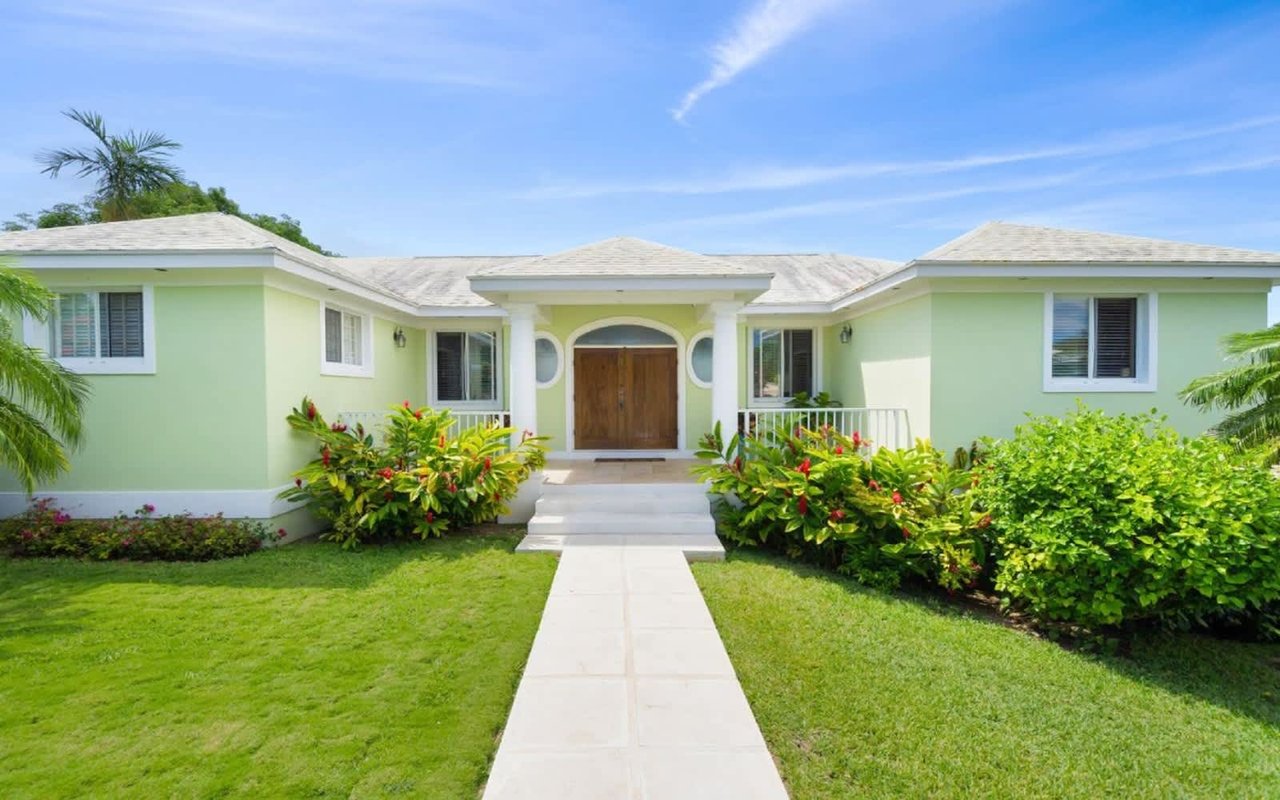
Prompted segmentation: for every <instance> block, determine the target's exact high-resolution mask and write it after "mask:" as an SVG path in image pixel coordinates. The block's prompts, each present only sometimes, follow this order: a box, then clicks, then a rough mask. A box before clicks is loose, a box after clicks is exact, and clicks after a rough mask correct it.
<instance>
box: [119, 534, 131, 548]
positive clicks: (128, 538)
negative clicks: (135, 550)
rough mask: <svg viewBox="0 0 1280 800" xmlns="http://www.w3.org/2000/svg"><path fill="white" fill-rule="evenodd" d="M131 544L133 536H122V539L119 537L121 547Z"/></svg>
mask: <svg viewBox="0 0 1280 800" xmlns="http://www.w3.org/2000/svg"><path fill="white" fill-rule="evenodd" d="M131 544H133V537H132V536H126V537H124V538H123V539H121V540H120V546H121V547H128V546H129V545H131Z"/></svg>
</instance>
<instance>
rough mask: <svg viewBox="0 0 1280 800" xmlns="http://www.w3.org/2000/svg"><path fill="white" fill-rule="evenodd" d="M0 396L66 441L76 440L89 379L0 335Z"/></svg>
mask: <svg viewBox="0 0 1280 800" xmlns="http://www.w3.org/2000/svg"><path fill="white" fill-rule="evenodd" d="M0 397H4V398H6V399H8V400H11V401H14V402H16V403H18V404H19V405H21V406H22V407H23V408H24V409H26V410H27V411H28V412H29V413H30V414H31V415H32V416H34V417H36V418H38V419H40V420H41V421H42V422H44V423H45V424H47V425H48V426H49V427H50V428H52V429H53V433H54V434H56V435H57V436H58V438H59V439H61V440H62V441H64V442H66V443H67V444H69V445H75V444H77V443H79V441H80V436H81V433H82V429H81V425H80V416H81V414H82V413H83V411H84V404H85V401H86V400H87V399H88V397H89V383H88V381H87V380H86V379H85V378H84V376H82V375H77V374H76V373H74V372H71V371H69V370H67V369H66V367H63V366H62V365H61V364H59V363H57V362H56V361H53V360H52V359H50V358H49V357H48V356H46V355H45V354H44V353H43V352H41V351H40V350H37V349H35V348H33V347H27V346H25V345H23V344H20V343H19V342H17V341H14V340H13V339H10V338H5V339H0Z"/></svg>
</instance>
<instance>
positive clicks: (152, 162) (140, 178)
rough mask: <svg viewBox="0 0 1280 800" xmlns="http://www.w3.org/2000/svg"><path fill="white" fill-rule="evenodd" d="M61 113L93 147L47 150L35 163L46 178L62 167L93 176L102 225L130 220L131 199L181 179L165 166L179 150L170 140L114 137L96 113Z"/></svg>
mask: <svg viewBox="0 0 1280 800" xmlns="http://www.w3.org/2000/svg"><path fill="white" fill-rule="evenodd" d="M62 113H63V115H64V116H66V117H68V118H70V119H73V120H75V121H76V122H78V123H80V124H81V125H83V126H84V127H85V128H87V129H88V130H89V132H90V133H92V134H93V136H94V138H96V139H97V140H98V143H97V144H96V145H95V146H94V147H93V148H92V149H81V148H75V149H71V150H46V151H45V152H43V153H41V154H40V155H38V156H37V157H36V159H37V160H38V161H39V162H40V163H41V164H44V169H43V170H41V172H47V173H49V175H50V177H54V178H56V177H58V173H59V172H61V171H62V169H63V168H64V167H73V168H75V170H76V177H77V178H84V177H86V176H90V175H92V176H93V177H95V178H96V179H97V181H98V188H97V196H96V198H95V199H96V200H97V201H98V203H99V205H100V207H101V209H102V219H103V221H105V222H111V221H113V220H120V219H132V218H133V217H134V209H133V199H134V198H135V197H137V196H138V195H140V194H142V193H144V192H149V191H153V190H155V189H159V188H161V187H163V186H165V185H166V184H169V183H173V182H174V181H179V180H182V172H181V171H180V170H179V169H178V168H177V167H175V166H174V165H173V164H171V163H169V153H170V152H171V151H173V150H177V149H178V148H180V147H182V145H180V144H178V143H177V142H175V141H173V140H172V139H169V138H166V137H165V136H163V135H161V134H159V133H155V132H154V131H143V132H142V133H134V132H133V131H129V132H128V133H126V134H125V135H124V136H114V135H111V134H108V133H107V128H106V125H105V124H103V121H102V116H101V115H100V114H94V113H92V112H85V111H77V110H75V109H74V108H73V109H71V110H69V111H64V112H62Z"/></svg>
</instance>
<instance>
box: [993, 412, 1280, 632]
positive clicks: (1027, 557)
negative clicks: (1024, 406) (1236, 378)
mask: <svg viewBox="0 0 1280 800" xmlns="http://www.w3.org/2000/svg"><path fill="white" fill-rule="evenodd" d="M976 494H977V495H978V498H979V500H980V502H982V503H983V504H984V505H985V507H986V508H987V509H988V510H989V511H990V513H991V515H992V518H993V520H994V523H993V525H992V530H993V531H994V533H995V542H996V547H997V552H996V555H997V559H998V561H999V570H998V574H997V575H996V579H995V580H996V583H995V585H996V588H997V589H998V590H999V591H1001V592H1004V593H1006V594H1007V595H1008V597H1009V599H1010V600H1011V601H1012V602H1013V603H1016V604H1018V605H1020V606H1024V607H1025V608H1026V609H1027V610H1029V611H1030V612H1031V613H1033V614H1034V615H1036V616H1037V617H1040V618H1042V619H1047V620H1059V621H1064V622H1069V623H1073V624H1078V625H1083V626H1085V627H1090V628H1093V627H1097V626H1106V625H1119V624H1130V623H1139V622H1144V621H1145V622H1151V621H1159V622H1162V623H1165V624H1170V625H1179V626H1181V625H1188V624H1192V623H1199V622H1203V621H1205V620H1207V619H1210V618H1212V617H1214V616H1216V615H1220V614H1222V613H1224V612H1235V613H1242V614H1248V613H1250V612H1253V611H1256V610H1258V609H1259V608H1261V607H1262V606H1263V605H1264V604H1266V603H1267V602H1269V601H1275V600H1276V599H1278V598H1280V481H1277V480H1275V479H1274V478H1273V477H1272V476H1271V475H1270V474H1269V473H1268V472H1267V471H1266V470H1265V469H1263V468H1261V467H1258V466H1257V465H1256V464H1254V463H1251V462H1248V461H1246V460H1245V459H1244V458H1242V457H1241V456H1240V454H1239V453H1238V452H1237V451H1236V450H1235V449H1234V448H1232V447H1231V446H1230V445H1228V444H1226V443H1224V442H1221V441H1219V440H1216V439H1213V438H1209V437H1200V438H1196V439H1183V438H1181V437H1179V435H1178V434H1177V433H1176V432H1175V431H1174V430H1172V429H1171V428H1169V427H1168V426H1167V425H1166V424H1165V423H1164V421H1163V419H1162V418H1160V417H1157V416H1155V414H1154V412H1153V413H1150V414H1143V415H1138V416H1126V415H1120V416H1114V417H1108V416H1106V415H1105V414H1103V413H1102V412H1101V411H1095V410H1090V409H1087V408H1085V407H1084V406H1083V405H1082V406H1081V407H1080V408H1079V409H1077V411H1076V412H1074V413H1072V414H1069V415H1067V416H1066V417H1063V418H1055V417H1037V418H1033V419H1032V420H1031V421H1030V422H1028V423H1026V424H1024V425H1022V426H1020V427H1019V428H1018V429H1017V433H1016V435H1015V436H1014V438H1013V439H1011V440H1008V441H1004V442H998V443H996V444H995V445H993V447H992V449H991V451H990V453H989V454H988V457H987V461H986V462H985V464H984V467H983V469H982V482H981V485H980V486H979V488H978V491H977V492H976Z"/></svg>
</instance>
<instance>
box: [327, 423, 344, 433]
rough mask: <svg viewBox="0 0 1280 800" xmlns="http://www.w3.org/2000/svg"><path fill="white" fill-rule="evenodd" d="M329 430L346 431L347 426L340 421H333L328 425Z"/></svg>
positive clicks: (335, 431)
mask: <svg viewBox="0 0 1280 800" xmlns="http://www.w3.org/2000/svg"><path fill="white" fill-rule="evenodd" d="M329 430H331V431H333V432H334V433H346V431H347V426H346V425H343V424H342V423H341V422H335V423H333V424H332V425H330V426H329Z"/></svg>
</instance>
